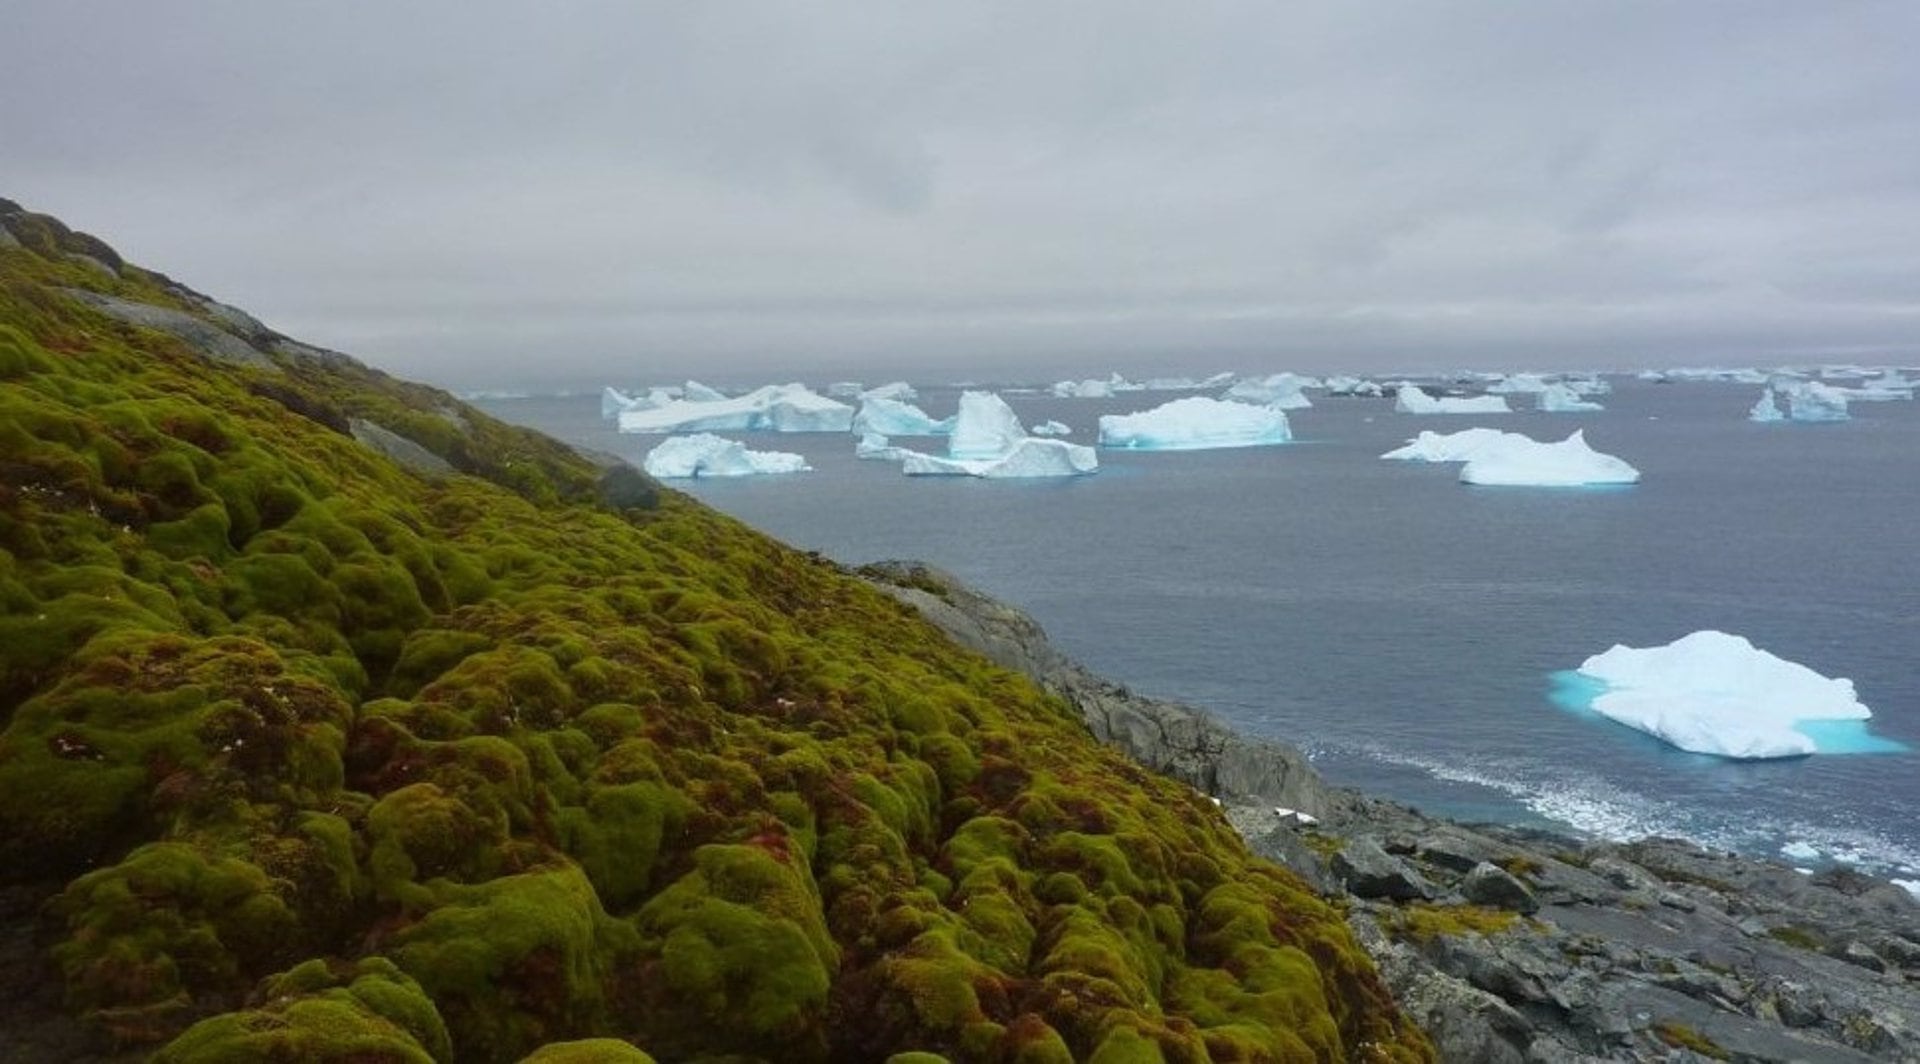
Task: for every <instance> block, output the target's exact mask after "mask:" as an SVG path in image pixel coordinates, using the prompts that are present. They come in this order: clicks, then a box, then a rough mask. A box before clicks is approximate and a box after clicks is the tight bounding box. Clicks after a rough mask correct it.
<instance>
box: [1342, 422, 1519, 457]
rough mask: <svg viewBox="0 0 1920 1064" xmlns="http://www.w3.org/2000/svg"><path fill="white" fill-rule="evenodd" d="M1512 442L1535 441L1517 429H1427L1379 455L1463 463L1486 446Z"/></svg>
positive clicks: (1509, 444) (1505, 444)
mask: <svg viewBox="0 0 1920 1064" xmlns="http://www.w3.org/2000/svg"><path fill="white" fill-rule="evenodd" d="M1510 441H1517V442H1518V443H1520V444H1530V443H1532V442H1533V441H1532V440H1531V439H1528V438H1527V437H1525V436H1522V435H1521V434H1519V433H1517V432H1501V431H1500V430H1499V429H1461V430H1460V431H1459V432H1433V431H1430V430H1427V431H1422V432H1421V433H1420V435H1418V436H1415V437H1414V438H1413V439H1411V440H1408V441H1407V445H1406V446H1405V447H1401V448H1398V449H1396V450H1392V451H1388V452H1387V453H1386V454H1383V455H1381V456H1380V457H1382V458H1394V459H1399V460H1402V461H1410V462H1464V461H1466V460H1468V459H1470V458H1472V457H1473V456H1474V454H1475V453H1476V452H1478V451H1480V450H1481V449H1483V448H1487V447H1499V446H1511V445H1513V444H1512V443H1511V442H1510Z"/></svg>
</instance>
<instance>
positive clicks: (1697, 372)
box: [1636, 366, 1780, 384]
mask: <svg viewBox="0 0 1920 1064" xmlns="http://www.w3.org/2000/svg"><path fill="white" fill-rule="evenodd" d="M1779 372H1780V371H1779V370H1775V371H1774V372H1773V373H1767V372H1765V371H1763V370H1759V369H1755V368H1753V367H1752V366H1739V367H1733V368H1728V367H1704V368H1696V367H1681V368H1678V369H1649V370H1642V371H1640V372H1639V373H1638V374H1636V376H1638V377H1639V378H1640V379H1641V380H1643V381H1652V382H1653V383H1655V384H1671V383H1672V382H1674V381H1719V382H1724V383H1731V384H1765V383H1767V382H1768V381H1769V380H1772V379H1773V377H1774V376H1775V375H1776V374H1778V373H1779Z"/></svg>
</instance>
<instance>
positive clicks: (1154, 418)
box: [1100, 396, 1293, 451]
mask: <svg viewBox="0 0 1920 1064" xmlns="http://www.w3.org/2000/svg"><path fill="white" fill-rule="evenodd" d="M1291 439H1293V432H1292V430H1291V428H1290V427H1289V426H1288V424H1287V415H1286V414H1285V412H1283V411H1280V410H1276V409H1274V408H1273V407H1270V406H1251V405H1249V404H1247V403H1234V402H1228V401H1227V400H1224V399H1208V398H1205V397H1202V396H1190V397H1188V398H1186V399H1175V400H1173V401H1172V402H1169V403H1164V404H1162V405H1160V406H1157V407H1154V408H1153V409H1151V410H1143V411H1140V412H1139V413H1135V414H1107V415H1105V416H1103V417H1101V418H1100V446H1102V447H1124V448H1131V449H1133V450H1140V451H1193V450H1203V449H1206V448H1213V447H1258V446H1262V445H1264V444H1270V443H1286V442H1287V441H1288V440H1291Z"/></svg>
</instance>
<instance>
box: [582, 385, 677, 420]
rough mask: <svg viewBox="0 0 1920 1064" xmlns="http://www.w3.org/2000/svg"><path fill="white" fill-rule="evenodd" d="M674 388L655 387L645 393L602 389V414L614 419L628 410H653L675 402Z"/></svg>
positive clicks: (604, 416)
mask: <svg viewBox="0 0 1920 1064" xmlns="http://www.w3.org/2000/svg"><path fill="white" fill-rule="evenodd" d="M673 393H674V389H672V388H653V389H649V390H648V392H647V394H645V395H628V394H626V393H625V392H621V391H617V390H615V389H613V388H602V389H601V390H600V416H601V417H603V418H605V419H607V420H608V421H612V420H613V419H615V418H617V417H619V416H620V414H621V412H623V411H627V410H652V409H654V408H655V407H661V406H665V405H667V404H668V403H671V402H673Z"/></svg>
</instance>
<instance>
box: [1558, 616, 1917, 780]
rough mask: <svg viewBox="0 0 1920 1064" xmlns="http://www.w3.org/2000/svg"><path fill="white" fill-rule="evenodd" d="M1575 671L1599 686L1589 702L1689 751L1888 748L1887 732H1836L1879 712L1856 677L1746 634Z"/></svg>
mask: <svg viewBox="0 0 1920 1064" xmlns="http://www.w3.org/2000/svg"><path fill="white" fill-rule="evenodd" d="M1575 675H1576V676H1577V677H1578V678H1579V679H1581V680H1583V681H1584V682H1585V683H1586V685H1588V690H1589V691H1591V692H1592V693H1591V696H1590V700H1589V701H1587V702H1586V707H1587V708H1590V709H1592V710H1593V711H1594V712H1596V713H1599V714H1600V715H1601V716H1604V717H1606V718H1608V719H1609V720H1614V721H1618V722H1619V723H1621V724H1625V725H1627V726H1628V727H1631V728H1638V729H1639V730H1641V731H1643V732H1646V733H1647V734H1649V735H1652V736H1655V737H1657V738H1659V739H1662V740H1664V741H1666V742H1668V743H1671V744H1672V745H1674V746H1677V747H1679V748H1680V749H1682V750H1690V751H1692V752H1694V753H1697V754H1712V755H1714V756H1716V757H1728V758H1741V759H1753V758H1773V757H1800V756H1804V755H1806V754H1813V753H1820V752H1822V751H1823V749H1824V750H1826V752H1835V753H1838V752H1848V751H1851V750H1861V749H1867V748H1878V749H1889V748H1892V747H1893V746H1894V745H1895V744H1890V743H1887V742H1885V741H1884V740H1872V739H1871V737H1868V739H1869V741H1868V742H1867V743H1865V744H1860V743H1858V742H1857V737H1858V736H1859V735H1860V734H1861V732H1862V731H1863V727H1864V726H1862V725H1858V724H1855V725H1852V726H1851V729H1852V730H1851V734H1852V735H1854V736H1855V737H1856V740H1855V741H1847V740H1839V739H1836V740H1834V741H1832V742H1830V743H1829V744H1827V746H1825V747H1823V744H1822V742H1821V740H1820V739H1818V738H1816V735H1819V734H1823V733H1826V734H1838V733H1837V732H1836V731H1835V730H1834V729H1832V728H1831V727H1823V726H1826V725H1832V724H1835V723H1843V724H1844V723H1845V722H1857V721H1865V720H1867V719H1869V718H1871V717H1872V716H1873V712H1872V711H1871V710H1869V709H1868V708H1867V707H1866V706H1865V705H1863V704H1862V703H1861V702H1860V700H1859V698H1858V697H1857V696H1856V695H1855V694H1854V690H1853V681H1851V680H1845V679H1830V678H1828V677H1825V676H1822V675H1820V674H1819V673H1817V672H1815V671H1813V670H1812V669H1809V668H1807V667H1806V666H1805V665H1800V664H1797V663H1795V662H1791V661H1787V660H1785V659H1783V658H1779V657H1776V656H1774V655H1772V654H1769V653H1767V652H1766V651H1764V650H1761V649H1759V648H1757V647H1755V646H1754V645H1753V644H1752V643H1750V642H1748V641H1747V640H1746V639H1744V638H1742V637H1740V636H1737V635H1729V634H1727V633H1725V632H1719V631H1714V630H1712V629H1708V630H1704V631H1699V632H1694V633H1693V634H1691V635H1688V636H1685V637H1683V638H1681V639H1678V640H1676V641H1674V642H1672V643H1669V644H1667V645H1666V646H1661V647H1647V648H1635V647H1627V646H1615V647H1614V648H1613V649H1611V650H1608V651H1607V652H1605V653H1603V654H1595V655H1594V656H1592V657H1590V658H1588V659H1587V660H1586V661H1584V662H1582V663H1581V665H1580V668H1579V669H1578V670H1577V671H1576V673H1575Z"/></svg>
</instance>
